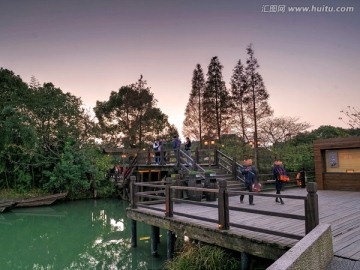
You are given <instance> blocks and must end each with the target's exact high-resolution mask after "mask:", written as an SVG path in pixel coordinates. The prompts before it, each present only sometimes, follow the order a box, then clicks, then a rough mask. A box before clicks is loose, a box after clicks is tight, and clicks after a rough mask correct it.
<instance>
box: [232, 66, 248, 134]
mask: <svg viewBox="0 0 360 270" xmlns="http://www.w3.org/2000/svg"><path fill="white" fill-rule="evenodd" d="M230 85H231V97H232V119H233V122H232V126H233V130H234V131H235V132H236V133H237V134H239V135H241V137H242V138H243V140H244V141H249V138H248V137H249V136H248V134H247V130H248V127H249V123H248V119H247V117H246V107H247V106H248V103H249V98H248V92H249V89H248V88H247V87H246V77H245V73H244V66H243V64H242V63H241V60H239V61H238V62H237V64H236V66H235V68H234V69H233V74H232V76H231V81H230Z"/></svg>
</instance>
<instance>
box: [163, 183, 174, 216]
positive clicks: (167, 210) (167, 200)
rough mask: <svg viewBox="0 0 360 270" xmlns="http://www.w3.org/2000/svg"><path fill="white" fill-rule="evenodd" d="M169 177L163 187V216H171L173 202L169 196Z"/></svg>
mask: <svg viewBox="0 0 360 270" xmlns="http://www.w3.org/2000/svg"><path fill="white" fill-rule="evenodd" d="M171 193H172V192H171V178H167V179H166V187H165V196H166V197H165V216H166V217H172V216H173V202H172V196H171Z"/></svg>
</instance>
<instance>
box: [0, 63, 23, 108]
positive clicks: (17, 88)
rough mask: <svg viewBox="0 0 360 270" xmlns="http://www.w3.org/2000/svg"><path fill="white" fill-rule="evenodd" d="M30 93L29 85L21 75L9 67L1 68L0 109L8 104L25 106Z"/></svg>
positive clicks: (18, 106) (19, 106)
mask: <svg viewBox="0 0 360 270" xmlns="http://www.w3.org/2000/svg"><path fill="white" fill-rule="evenodd" d="M28 93H29V92H28V87H27V85H26V83H24V82H23V81H22V79H21V78H20V76H17V75H15V74H14V72H12V71H10V70H8V69H4V68H0V110H2V109H3V108H5V107H7V106H10V107H17V108H18V109H20V108H23V107H24V103H25V102H26V100H27V99H28Z"/></svg>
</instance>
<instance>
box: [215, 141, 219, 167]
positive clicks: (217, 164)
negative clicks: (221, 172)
mask: <svg viewBox="0 0 360 270" xmlns="http://www.w3.org/2000/svg"><path fill="white" fill-rule="evenodd" d="M214 164H215V166H219V159H218V149H217V147H216V145H215V148H214Z"/></svg>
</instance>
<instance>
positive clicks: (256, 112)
mask: <svg viewBox="0 0 360 270" xmlns="http://www.w3.org/2000/svg"><path fill="white" fill-rule="evenodd" d="M246 50H247V54H248V58H247V60H246V64H247V66H246V68H245V74H246V87H247V88H248V90H247V91H248V98H249V105H248V107H247V110H248V112H249V115H250V118H251V121H252V132H253V134H254V160H255V164H258V145H259V138H258V126H259V125H261V121H262V120H264V119H265V118H266V117H268V116H271V115H272V113H273V112H272V110H271V108H270V106H269V104H268V102H267V101H268V99H269V94H268V92H267V91H266V88H265V85H264V82H263V79H262V76H261V75H260V74H259V72H258V68H259V67H260V66H259V64H258V61H257V59H256V58H255V56H254V49H253V47H252V44H250V45H249V46H248V47H247V49H246Z"/></svg>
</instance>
